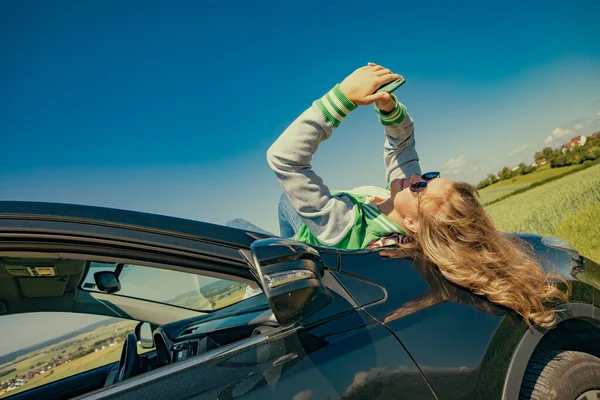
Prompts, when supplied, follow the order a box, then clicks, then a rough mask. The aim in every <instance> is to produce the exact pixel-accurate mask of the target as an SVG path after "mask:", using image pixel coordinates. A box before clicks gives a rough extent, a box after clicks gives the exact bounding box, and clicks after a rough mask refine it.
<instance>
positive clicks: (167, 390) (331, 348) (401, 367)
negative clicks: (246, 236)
mask: <svg viewBox="0 0 600 400" xmlns="http://www.w3.org/2000/svg"><path fill="white" fill-rule="evenodd" d="M298 247H299V246H298V245H297V244H293V243H290V242H289V241H284V240H282V241H271V242H269V243H268V250H269V252H270V253H273V254H274V256H273V258H276V259H277V262H275V263H272V264H270V265H274V264H286V265H289V262H290V260H293V261H298V260H299V259H302V257H303V256H304V255H301V254H299V252H298V251H297V249H298ZM290 249H291V250H290ZM311 252H312V251H311ZM312 254H313V255H314V254H315V252H312ZM253 255H254V258H255V259H256V254H253ZM326 260H328V261H329V262H333V263H334V264H333V265H331V264H330V265H329V266H328V267H329V268H325V269H324V271H323V277H322V282H323V283H324V285H325V286H326V288H327V290H328V292H329V293H330V294H331V301H330V302H329V303H328V304H327V305H325V306H323V307H322V308H320V309H319V310H318V311H316V312H315V313H313V314H312V315H310V316H308V317H307V318H306V319H304V320H303V321H301V323H299V324H290V325H287V326H283V327H281V326H280V327H277V328H272V329H269V330H266V331H264V332H262V333H259V334H258V335H256V336H253V337H251V338H249V339H247V340H243V341H240V342H238V343H235V344H233V345H232V346H230V347H227V348H219V349H216V350H214V351H213V352H208V353H206V354H203V355H201V356H197V357H196V358H190V359H187V360H184V361H182V362H179V363H176V364H174V365H171V366H168V367H165V368H164V369H162V370H161V369H159V370H156V371H153V372H150V373H148V374H146V375H145V376H140V377H138V378H135V379H132V380H131V381H128V382H125V383H123V384H122V385H119V386H115V387H113V388H109V389H106V390H104V391H102V392H98V393H95V394H93V395H90V396H89V397H86V398H88V399H105V398H110V399H133V398H149V397H152V396H156V397H169V398H175V399H177V398H198V399H200V398H202V399H204V398H206V399H215V398H217V399H233V398H248V399H269V398H272V399H282V398H290V399H326V398H329V399H334V398H347V399H361V398H365V397H368V398H372V399H387V398H410V399H432V398H434V396H433V394H432V392H431V390H430V388H429V387H428V385H427V383H426V381H425V380H424V379H423V376H422V374H421V373H420V371H419V370H418V368H417V367H416V365H415V364H414V362H413V361H412V360H411V359H410V357H409V356H408V355H407V353H406V352H405V351H404V349H403V348H402V346H401V345H400V343H399V342H398V340H397V339H396V338H395V337H394V335H393V334H392V333H391V332H390V331H389V330H388V329H387V328H385V327H384V326H383V325H382V324H380V323H378V322H376V321H374V320H373V318H371V317H369V316H368V315H367V314H366V313H365V312H364V311H363V310H361V309H360V308H359V307H358V306H357V304H356V302H355V301H354V300H353V299H352V297H351V296H350V295H349V294H348V293H347V292H346V291H345V290H344V289H343V288H342V287H341V285H340V284H339V282H338V281H337V280H336V279H335V277H334V276H333V274H332V272H331V270H336V269H337V265H336V264H337V257H335V258H326ZM293 261H292V262H293ZM304 261H305V259H304ZM328 261H326V262H328ZM293 266H294V268H296V269H298V268H301V263H294V264H293ZM288 294H290V295H293V293H292V292H291V291H290V292H288ZM181 344H182V347H184V346H185V343H181Z"/></svg>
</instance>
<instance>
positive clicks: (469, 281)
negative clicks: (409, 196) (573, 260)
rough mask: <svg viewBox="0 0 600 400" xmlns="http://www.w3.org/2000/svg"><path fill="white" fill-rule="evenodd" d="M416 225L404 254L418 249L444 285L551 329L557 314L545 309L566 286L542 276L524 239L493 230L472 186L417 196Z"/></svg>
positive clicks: (560, 299) (561, 297) (460, 185)
mask: <svg viewBox="0 0 600 400" xmlns="http://www.w3.org/2000/svg"><path fill="white" fill-rule="evenodd" d="M418 221H419V229H418V230H417V232H416V233H415V234H414V236H415V239H416V241H415V242H413V243H412V244H408V245H404V246H402V247H404V248H405V250H413V251H415V250H419V252H420V253H422V255H423V256H425V258H426V259H427V260H428V261H431V262H432V263H433V264H435V265H437V267H438V268H439V270H440V272H441V274H442V275H443V276H444V277H445V278H446V279H448V280H449V281H450V282H452V283H455V284H457V285H459V286H462V287H465V288H467V289H470V290H471V291H472V292H474V293H475V294H477V295H480V296H485V297H486V298H487V299H488V300H490V301H491V302H493V303H495V304H498V305H501V306H504V307H508V308H511V309H513V310H514V311H515V312H517V313H518V314H520V315H521V316H522V317H523V319H524V320H525V322H526V323H527V324H528V325H529V326H531V324H535V325H538V326H541V327H545V328H550V327H552V326H554V324H555V323H556V315H555V314H556V313H557V312H559V311H557V310H556V309H550V308H549V306H550V305H555V304H557V303H560V302H565V301H567V300H568V298H569V296H570V293H571V288H570V285H569V284H568V283H567V282H566V281H565V279H563V278H562V277H561V276H559V275H557V274H546V273H544V271H543V270H542V268H541V267H540V264H539V262H537V260H536V258H535V257H534V255H533V253H532V251H531V249H528V248H527V247H526V244H525V243H524V241H522V240H521V239H519V238H518V237H516V236H514V237H513V238H511V237H510V236H508V235H506V234H503V233H501V232H498V231H497V230H496V228H495V227H494V224H493V222H492V220H491V219H490V217H489V216H488V215H487V213H486V212H485V210H484V209H483V207H482V206H481V204H480V203H479V199H478V194H477V191H476V190H475V188H474V187H473V186H472V185H469V184H468V183H457V182H455V183H454V184H453V185H452V188H451V189H450V190H449V191H448V193H446V195H445V196H443V197H433V196H423V197H421V198H420V199H419V217H418ZM559 283H562V284H564V285H565V287H566V292H563V291H562V290H560V289H559V288H558V287H557V284H559Z"/></svg>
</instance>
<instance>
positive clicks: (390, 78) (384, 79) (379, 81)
mask: <svg viewBox="0 0 600 400" xmlns="http://www.w3.org/2000/svg"><path fill="white" fill-rule="evenodd" d="M400 78H402V75H398V74H392V73H389V74H385V75H382V76H380V77H378V78H377V84H378V85H379V86H381V85H385V84H386V83H390V82H391V81H395V80H396V79H400Z"/></svg>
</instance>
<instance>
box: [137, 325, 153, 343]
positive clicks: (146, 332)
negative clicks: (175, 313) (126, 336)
mask: <svg viewBox="0 0 600 400" xmlns="http://www.w3.org/2000/svg"><path fill="white" fill-rule="evenodd" d="M135 336H136V337H137V340H138V342H140V346H141V347H142V349H151V348H153V347H154V336H152V325H150V323H148V322H140V323H139V324H137V325H136V327H135Z"/></svg>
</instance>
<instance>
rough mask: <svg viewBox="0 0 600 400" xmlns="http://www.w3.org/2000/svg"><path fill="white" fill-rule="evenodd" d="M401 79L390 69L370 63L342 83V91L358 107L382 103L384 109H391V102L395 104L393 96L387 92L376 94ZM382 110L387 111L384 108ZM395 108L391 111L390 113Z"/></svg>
mask: <svg viewBox="0 0 600 400" xmlns="http://www.w3.org/2000/svg"><path fill="white" fill-rule="evenodd" d="M399 78H401V76H400V75H398V74H393V73H392V71H390V70H389V69H386V68H383V67H382V66H381V65H377V64H373V63H369V64H368V65H367V66H366V67H361V68H359V69H357V70H356V71H354V72H353V73H351V74H350V75H349V76H348V77H347V78H346V79H344V80H343V81H342V83H340V90H341V91H342V93H344V95H345V96H346V97H347V98H348V100H350V101H351V102H353V103H354V104H356V105H359V106H364V105H367V104H373V103H375V102H376V101H377V102H381V105H382V106H384V107H389V105H390V102H391V103H392V104H394V100H393V99H392V96H391V95H390V94H389V93H387V92H381V93H375V94H373V92H375V90H377V89H379V88H380V87H381V86H382V85H385V84H386V83H389V82H391V81H393V80H396V79H399ZM378 108H379V109H380V110H383V111H387V110H386V109H384V108H380V107H379V106H378ZM392 109H393V107H392V108H391V109H390V111H391V110H392Z"/></svg>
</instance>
